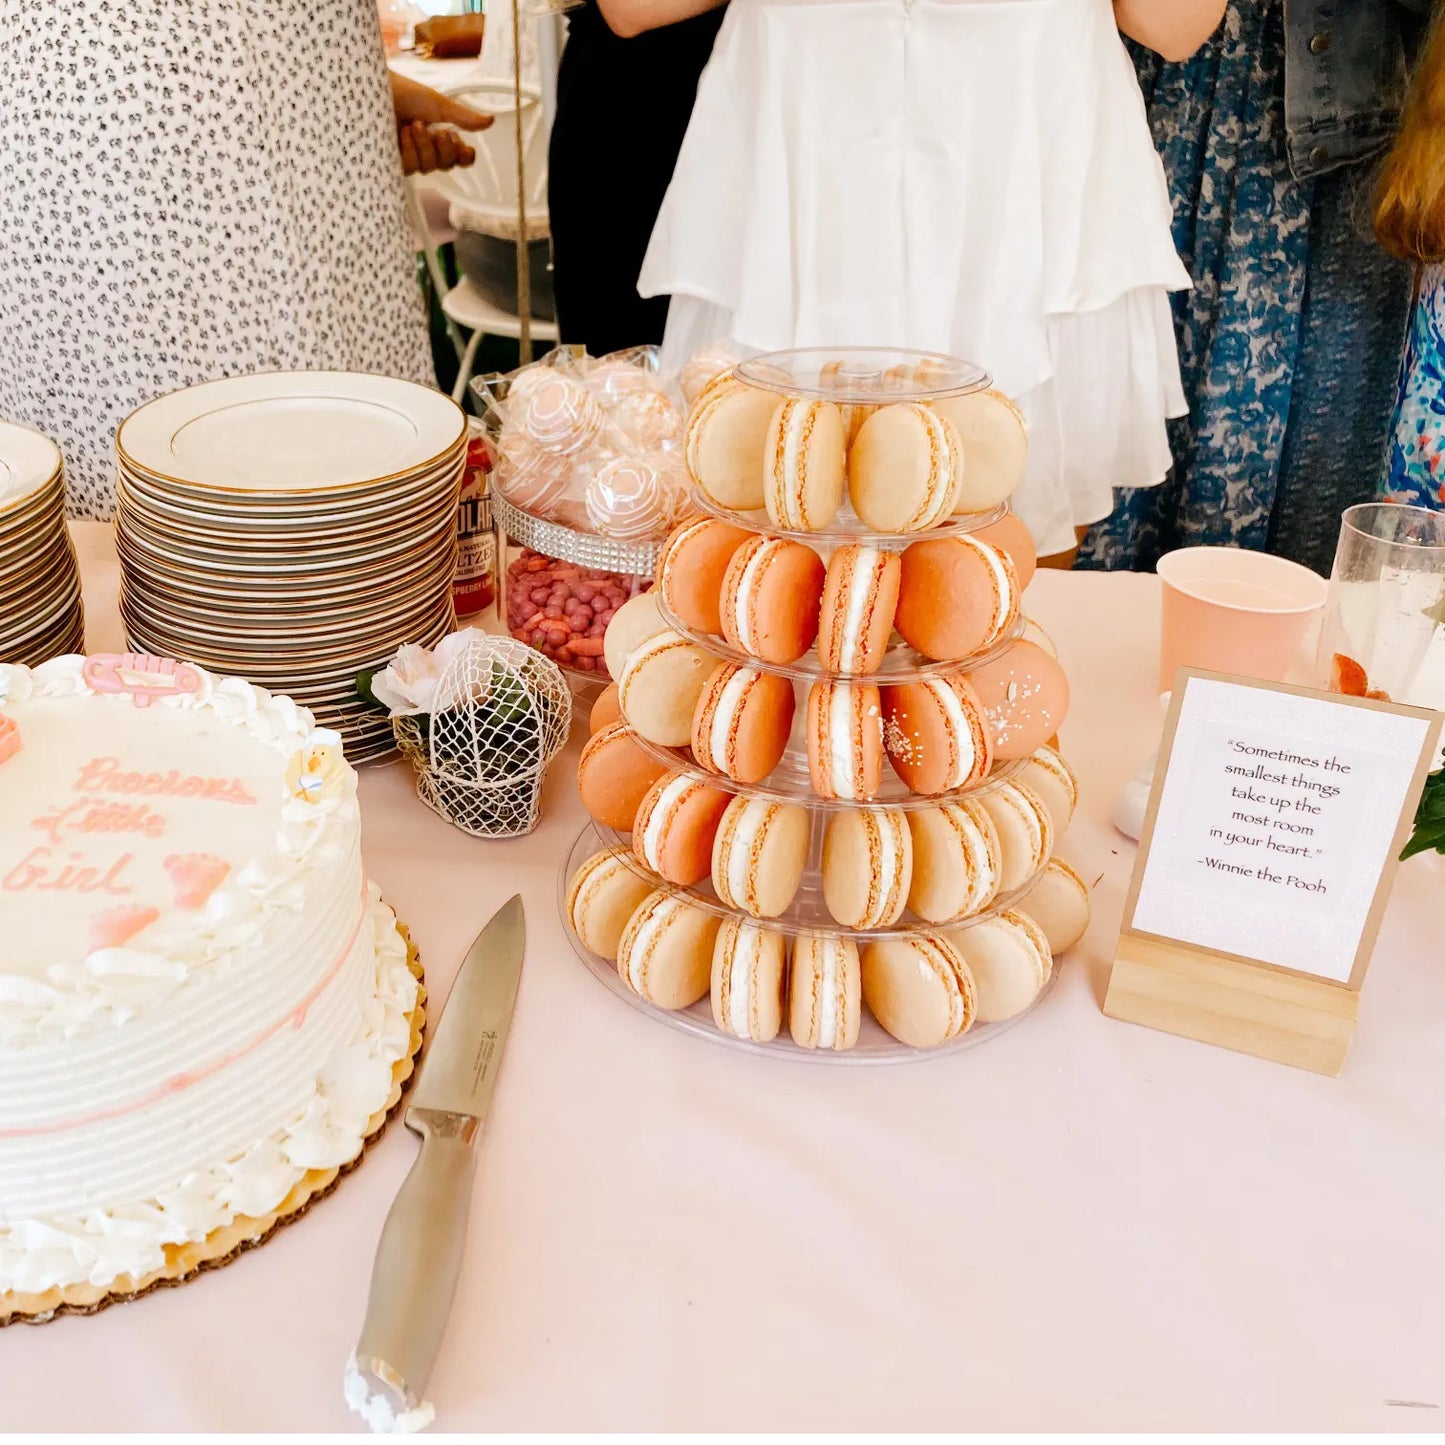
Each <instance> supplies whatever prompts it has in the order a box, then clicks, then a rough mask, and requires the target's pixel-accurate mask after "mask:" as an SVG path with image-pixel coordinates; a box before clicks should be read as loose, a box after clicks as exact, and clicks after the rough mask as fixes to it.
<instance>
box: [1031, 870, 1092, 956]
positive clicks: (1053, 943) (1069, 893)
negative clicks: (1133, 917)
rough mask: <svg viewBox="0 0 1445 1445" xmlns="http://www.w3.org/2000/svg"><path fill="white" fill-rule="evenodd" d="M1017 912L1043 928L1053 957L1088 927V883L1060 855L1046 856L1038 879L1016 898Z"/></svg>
mask: <svg viewBox="0 0 1445 1445" xmlns="http://www.w3.org/2000/svg"><path fill="white" fill-rule="evenodd" d="M1018 912H1020V913H1022V914H1024V915H1026V916H1027V917H1029V918H1032V919H1033V920H1034V922H1035V923H1037V924H1038V926H1039V927H1040V928H1042V929H1043V931H1044V937H1045V938H1047V939H1048V941H1049V948H1050V949H1051V950H1052V952H1053V954H1054V957H1055V958H1057V957H1058V956H1059V955H1060V954H1062V953H1066V952H1067V951H1068V950H1069V949H1071V948H1072V947H1073V946H1074V945H1075V944H1076V943H1077V942H1078V941H1079V940H1080V939H1081V938H1082V937H1083V936H1084V934H1085V933H1087V932H1088V930H1089V918H1090V915H1091V912H1092V909H1091V906H1090V902H1089V885H1088V884H1087V883H1085V882H1084V880H1083V879H1082V878H1081V877H1079V875H1078V873H1077V872H1076V871H1075V870H1074V869H1073V868H1071V867H1069V865H1068V864H1067V863H1065V862H1064V860H1063V859H1062V858H1050V859H1049V865H1048V867H1047V868H1045V869H1044V871H1043V873H1042V874H1040V876H1039V880H1038V882H1037V883H1035V884H1034V886H1033V887H1032V888H1030V889H1029V891H1028V892H1027V893H1025V894H1024V896H1023V897H1022V898H1021V899H1019V902H1018Z"/></svg>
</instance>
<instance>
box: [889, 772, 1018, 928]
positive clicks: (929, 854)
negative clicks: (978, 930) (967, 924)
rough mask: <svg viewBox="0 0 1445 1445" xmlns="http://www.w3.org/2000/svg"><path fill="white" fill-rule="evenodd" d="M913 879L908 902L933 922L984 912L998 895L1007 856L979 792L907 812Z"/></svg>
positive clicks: (944, 921)
mask: <svg viewBox="0 0 1445 1445" xmlns="http://www.w3.org/2000/svg"><path fill="white" fill-rule="evenodd" d="M908 828H909V832H910V833H911V834H912V836H913V882H912V885H911V887H910V889H909V892H908V906H909V907H910V908H911V909H912V910H913V911H914V912H915V913H916V914H917V915H918V916H919V917H920V918H922V919H924V920H925V921H926V922H928V923H949V922H952V921H953V920H955V919H959V918H971V917H972V916H973V915H974V914H975V913H981V912H982V911H983V910H984V909H985V908H987V907H988V906H989V904H990V903H992V902H993V900H994V899H995V898H996V897H998V892H999V880H1000V879H1001V878H1002V877H1003V860H1002V857H1001V855H1000V852H999V842H998V834H997V833H996V832H995V831H994V826H993V821H992V819H990V817H989V816H988V813H987V811H986V810H985V809H984V807H983V805H982V804H981V803H980V802H979V801H978V800H977V799H975V798H964V799H962V800H961V801H959V802H957V803H945V804H943V805H942V806H941V807H938V808H918V809H916V810H914V811H913V812H911V813H909V815H908Z"/></svg>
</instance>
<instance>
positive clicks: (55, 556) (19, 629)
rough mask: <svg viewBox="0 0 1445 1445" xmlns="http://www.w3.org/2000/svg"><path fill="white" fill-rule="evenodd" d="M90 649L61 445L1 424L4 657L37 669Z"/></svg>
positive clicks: (0, 639)
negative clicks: (67, 522)
mask: <svg viewBox="0 0 1445 1445" xmlns="http://www.w3.org/2000/svg"><path fill="white" fill-rule="evenodd" d="M84 651H85V613H84V611H83V610H82V608H81V605H80V573H79V571H78V570H77V568H76V565H75V548H74V547H72V546H71V543H70V532H69V529H68V528H67V527H66V525H65V474H64V469H63V467H62V465H61V460H60V448H59V447H57V446H56V445H55V443H54V442H53V441H51V440H50V439H49V438H48V437H43V436H41V435H40V433H39V432H35V431H31V430H30V428H29V427H23V426H15V425H13V424H12V423H10V422H0V662H23V663H24V664H25V665H26V666H28V667H33V666H35V665H36V664H37V663H41V662H45V661H46V660H47V659H49V658H52V657H62V656H64V655H65V654H66V653H68V652H84Z"/></svg>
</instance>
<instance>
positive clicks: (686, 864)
mask: <svg viewBox="0 0 1445 1445" xmlns="http://www.w3.org/2000/svg"><path fill="white" fill-rule="evenodd" d="M731 797H732V795H731V794H729V793H724V792H722V791H721V790H720V789H718V788H710V787H708V785H707V784H706V783H704V782H702V781H701V779H699V778H694V777H691V776H689V775H688V774H686V773H668V774H666V775H665V776H663V777H661V778H659V779H658V780H657V781H656V782H655V783H654V784H653V785H652V786H651V787H650V788H649V789H648V790H647V794H646V796H645V797H644V798H643V800H642V802H641V803H640V804H638V808H637V818H636V821H635V822H634V823H633V826H632V851H633V852H634V853H635V854H636V855H637V861H638V862H639V863H641V864H642V865H643V867H644V868H650V869H651V870H652V871H653V872H654V873H656V874H657V876H658V877H659V878H665V879H666V880H667V881H668V882H669V883H676V884H678V885H679V886H680V887H683V888H691V887H693V886H694V885H695V884H698V883H701V882H702V880H703V879H704V878H706V877H707V876H708V874H709V873H710V872H711V871H712V845H713V839H714V838H715V837H716V836H717V830H718V824H719V823H720V822H721V821H722V815H723V813H724V812H725V811H726V809H727V805H728V803H729V802H730V801H731Z"/></svg>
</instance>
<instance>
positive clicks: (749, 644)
mask: <svg viewBox="0 0 1445 1445" xmlns="http://www.w3.org/2000/svg"><path fill="white" fill-rule="evenodd" d="M823 577H824V568H823V559H822V558H821V557H819V556H818V554H817V553H816V552H815V551H814V550H813V549H812V548H811V547H808V546H805V545H804V544H803V543H802V542H794V541H789V540H788V539H787V538H785V537H766V536H757V537H754V538H752V540H751V541H748V542H745V543H744V544H743V545H742V546H741V547H739V548H738V550H737V551H736V552H735V553H734V554H733V558H732V561H731V562H730V563H729V564H728V570H727V575H726V576H725V577H724V578H723V588H722V602H721V607H720V611H721V614H722V631H723V636H724V637H726V638H727V640H728V641H729V642H730V643H732V645H733V646H734V647H736V648H737V649H738V650H739V651H740V652H745V653H747V654H748V656H749V657H756V658H757V659H758V660H759V661H761V662H771V663H779V664H781V663H790V662H796V661H797V660H798V659H799V658H800V657H801V656H802V655H803V654H804V653H805V652H806V651H807V650H808V649H809V648H810V647H811V646H812V645H813V639H814V638H816V637H817V635H818V606H819V603H820V601H821V599H822V596H823Z"/></svg>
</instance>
